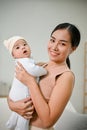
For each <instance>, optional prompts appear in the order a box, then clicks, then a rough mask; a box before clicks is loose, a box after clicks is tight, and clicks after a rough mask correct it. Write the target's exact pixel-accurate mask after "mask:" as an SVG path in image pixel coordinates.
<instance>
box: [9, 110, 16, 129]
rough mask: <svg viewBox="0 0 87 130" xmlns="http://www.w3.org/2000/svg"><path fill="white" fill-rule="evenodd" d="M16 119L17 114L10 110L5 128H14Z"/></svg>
mask: <svg viewBox="0 0 87 130" xmlns="http://www.w3.org/2000/svg"><path fill="white" fill-rule="evenodd" d="M17 120H18V114H17V113H15V112H12V114H11V116H10V118H9V120H8V121H7V123H6V126H7V128H9V129H14V128H15V127H16V125H17Z"/></svg>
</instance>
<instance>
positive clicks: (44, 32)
mask: <svg viewBox="0 0 87 130" xmlns="http://www.w3.org/2000/svg"><path fill="white" fill-rule="evenodd" d="M63 22H70V23H72V24H75V25H76V26H77V27H78V28H79V30H80V32H81V42H80V46H79V47H78V48H77V51H76V52H74V53H73V54H72V55H71V56H70V60H71V68H72V70H73V72H74V73H75V77H76V82H75V87H74V91H73V94H72V97H71V101H72V103H73V105H74V107H75V109H76V110H77V111H78V112H81V113H82V112H83V86H84V43H85V42H86V41H87V1H86V0H0V81H3V82H6V83H9V84H11V82H12V79H13V72H14V61H13V59H12V57H11V56H10V55H9V52H8V51H7V50H6V48H5V47H4V45H3V41H4V40H5V39H7V38H9V37H11V36H14V35H20V36H23V37H25V39H26V40H27V41H28V42H29V44H30V46H31V49H32V55H33V57H34V59H35V60H36V61H37V62H38V61H44V62H47V61H48V54H47V48H46V47H47V43H48V40H49V37H50V34H51V31H52V30H53V29H54V27H55V26H56V25H57V24H59V23H63Z"/></svg>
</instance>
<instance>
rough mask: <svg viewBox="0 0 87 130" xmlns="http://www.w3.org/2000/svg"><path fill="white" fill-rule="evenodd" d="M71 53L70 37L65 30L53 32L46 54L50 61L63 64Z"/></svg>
mask: <svg viewBox="0 0 87 130" xmlns="http://www.w3.org/2000/svg"><path fill="white" fill-rule="evenodd" d="M72 51H73V48H72V47H71V37H70V34H69V32H68V30H66V29H60V30H57V31H55V32H54V33H53V34H52V36H51V38H50V41H49V43H48V54H49V58H50V60H51V61H54V62H57V63H63V62H65V61H66V58H67V57H68V55H69V54H70V53H71V52H72Z"/></svg>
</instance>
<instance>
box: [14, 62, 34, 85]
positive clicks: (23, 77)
mask: <svg viewBox="0 0 87 130" xmlns="http://www.w3.org/2000/svg"><path fill="white" fill-rule="evenodd" d="M17 64H18V65H17V66H16V69H15V72H16V75H15V77H16V78H17V79H18V80H19V81H21V82H22V83H23V84H25V85H26V86H28V84H31V83H32V82H31V81H35V77H33V76H32V75H30V74H29V73H28V72H27V71H26V70H25V69H24V67H23V66H22V64H21V63H19V62H17Z"/></svg>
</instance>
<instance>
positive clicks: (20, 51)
mask: <svg viewBox="0 0 87 130" xmlns="http://www.w3.org/2000/svg"><path fill="white" fill-rule="evenodd" d="M30 55H31V50H30V47H29V45H28V44H27V42H26V41H25V40H23V39H20V40H18V41H16V43H15V45H14V47H13V50H12V56H13V57H14V58H15V59H16V58H29V57H30Z"/></svg>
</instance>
